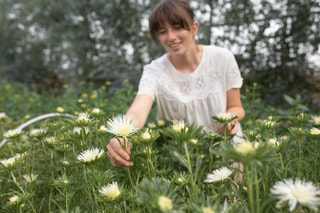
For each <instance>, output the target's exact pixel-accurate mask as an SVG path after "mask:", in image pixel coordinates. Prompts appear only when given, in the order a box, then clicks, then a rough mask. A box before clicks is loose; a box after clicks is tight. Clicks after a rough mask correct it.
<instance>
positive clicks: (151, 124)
mask: <svg viewBox="0 0 320 213" xmlns="http://www.w3.org/2000/svg"><path fill="white" fill-rule="evenodd" d="M148 127H149V128H151V129H154V128H156V127H157V125H156V124H155V123H153V122H151V123H148Z"/></svg>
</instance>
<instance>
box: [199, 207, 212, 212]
mask: <svg viewBox="0 0 320 213" xmlns="http://www.w3.org/2000/svg"><path fill="white" fill-rule="evenodd" d="M202 213H215V211H214V210H213V209H212V208H211V207H203V208H202Z"/></svg>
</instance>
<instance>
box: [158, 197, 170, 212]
mask: <svg viewBox="0 0 320 213" xmlns="http://www.w3.org/2000/svg"><path fill="white" fill-rule="evenodd" d="M158 205H159V207H160V209H161V210H163V211H170V210H171V209H172V200H171V199H170V198H168V197H165V196H160V197H159V198H158Z"/></svg>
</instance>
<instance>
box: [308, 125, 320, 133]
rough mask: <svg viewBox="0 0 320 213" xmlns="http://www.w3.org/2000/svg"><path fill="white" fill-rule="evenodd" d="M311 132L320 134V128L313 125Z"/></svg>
mask: <svg viewBox="0 0 320 213" xmlns="http://www.w3.org/2000/svg"><path fill="white" fill-rule="evenodd" d="M310 134H311V135H320V129H318V128H315V127H313V128H311V129H310Z"/></svg>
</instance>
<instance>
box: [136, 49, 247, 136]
mask: <svg viewBox="0 0 320 213" xmlns="http://www.w3.org/2000/svg"><path fill="white" fill-rule="evenodd" d="M203 47H204V48H203V55H202V58H201V62H200V64H199V66H198V68H197V69H196V70H195V71H194V72H193V73H191V74H184V73H181V72H178V71H177V70H176V69H175V67H174V66H173V65H172V63H171V62H170V60H169V59H168V54H165V55H163V56H162V57H160V58H158V59H156V60H154V61H152V62H151V63H150V64H148V65H146V66H145V67H144V70H143V75H142V77H141V79H140V84H139V89H138V94H148V95H150V96H151V97H152V98H153V100H156V104H157V113H158V118H159V119H162V120H174V119H175V120H180V119H182V120H184V121H185V122H187V123H188V124H189V125H191V124H192V123H193V122H194V123H195V125H196V126H203V127H204V130H206V131H215V130H216V128H217V124H216V122H215V121H214V120H213V119H212V118H211V117H212V116H213V115H217V114H218V113H222V112H226V107H227V106H226V104H227V100H226V98H227V97H226V94H227V91H228V90H229V89H231V88H240V87H241V86H242V78H241V75H240V71H239V68H238V65H237V62H236V60H235V58H234V56H233V54H232V53H231V52H230V51H228V50H227V49H224V48H220V47H216V46H203ZM239 129H240V128H239ZM240 131H241V130H240Z"/></svg>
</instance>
